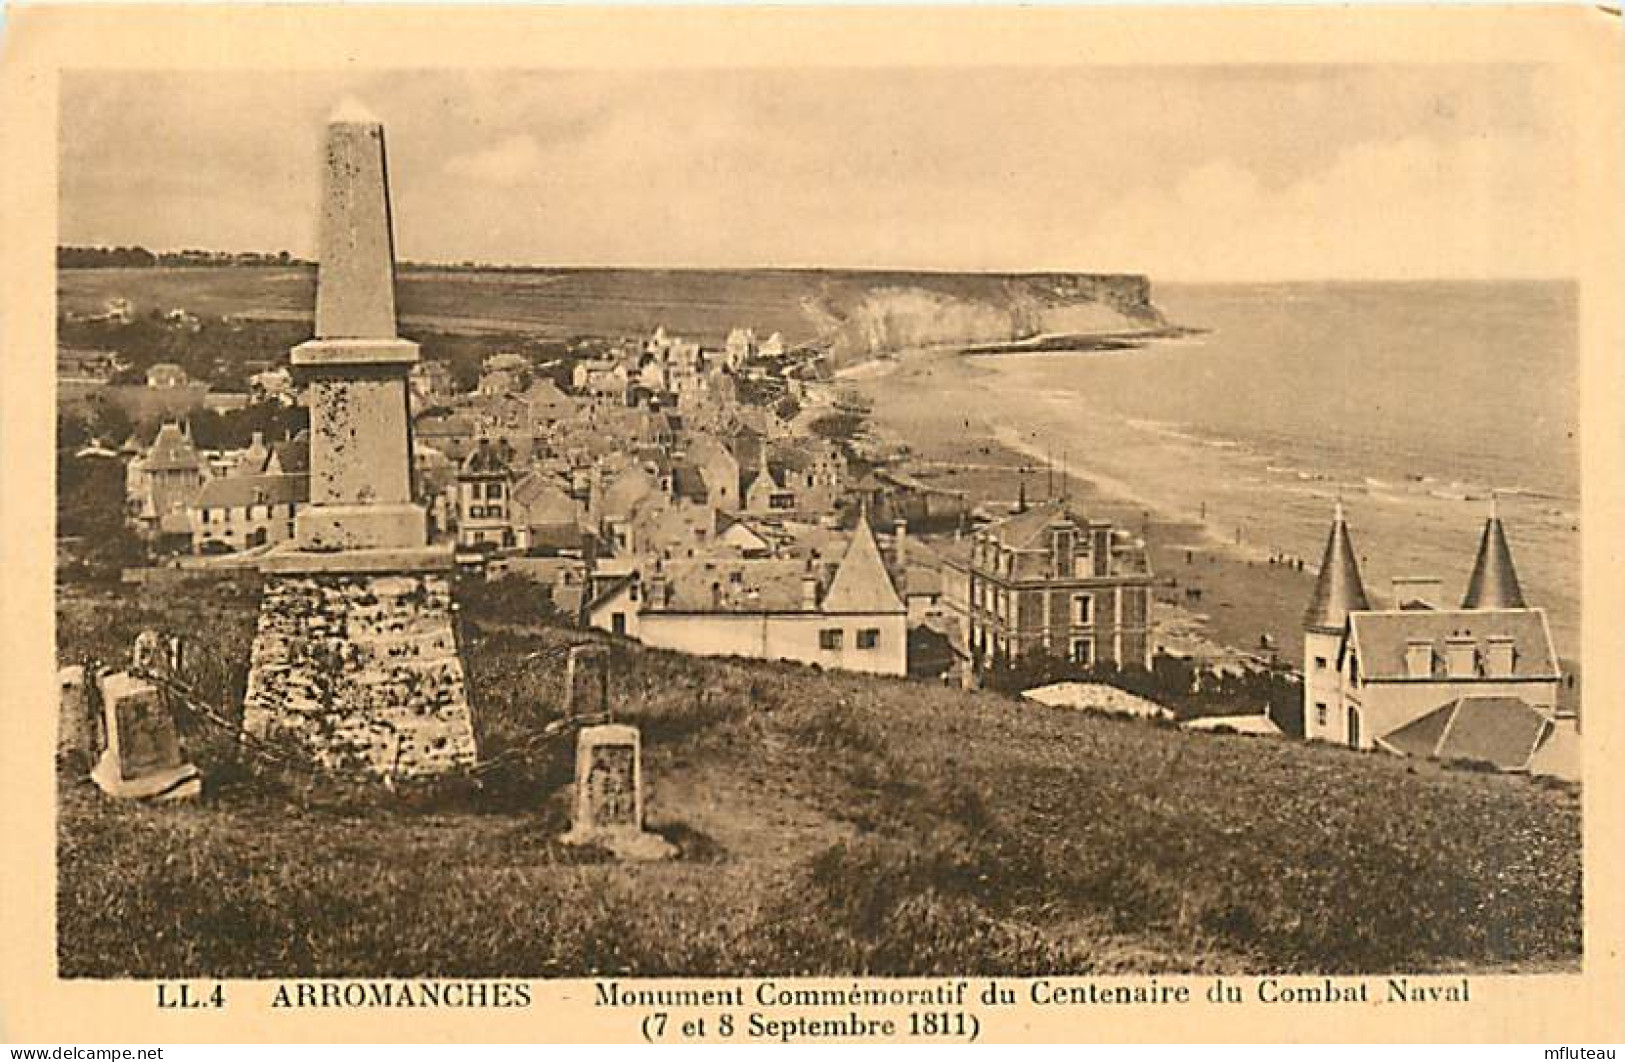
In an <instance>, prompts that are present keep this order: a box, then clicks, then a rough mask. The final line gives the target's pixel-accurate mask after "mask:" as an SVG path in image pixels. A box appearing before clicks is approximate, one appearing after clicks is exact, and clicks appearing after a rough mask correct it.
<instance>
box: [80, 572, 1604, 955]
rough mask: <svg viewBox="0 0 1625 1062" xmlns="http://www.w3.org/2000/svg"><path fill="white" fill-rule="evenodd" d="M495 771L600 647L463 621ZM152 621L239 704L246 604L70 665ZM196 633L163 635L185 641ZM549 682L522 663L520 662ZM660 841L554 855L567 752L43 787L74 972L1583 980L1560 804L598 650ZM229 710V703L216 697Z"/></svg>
mask: <svg viewBox="0 0 1625 1062" xmlns="http://www.w3.org/2000/svg"><path fill="white" fill-rule="evenodd" d="M467 606H468V610H467V615H468V619H469V627H468V632H469V640H468V645H467V646H466V648H467V650H468V656H469V665H470V669H471V671H472V675H473V684H474V688H475V690H476V691H477V701H476V712H477V717H478V718H477V726H478V728H479V732H480V736H481V741H482V746H483V749H482V752H483V754H484V755H485V756H495V755H499V754H501V753H502V752H503V750H505V749H511V748H514V747H517V746H520V745H522V744H523V743H524V742H526V741H527V740H528V739H529V737H530V736H531V735H533V734H535V733H536V732H537V731H538V730H539V729H540V727H541V726H543V725H544V724H545V723H546V722H547V721H548V720H549V719H551V718H553V717H554V715H555V713H556V712H557V707H556V705H557V701H558V699H559V682H560V675H559V671H560V667H559V664H558V661H557V659H556V656H550V655H549V653H550V651H551V650H554V649H556V648H557V647H559V646H561V645H563V644H567V643H569V642H572V641H576V640H580V639H582V638H585V637H589V635H586V634H584V633H583V632H580V631H574V630H568V629H563V628H554V627H550V626H546V625H542V624H534V623H530V622H526V621H524V617H523V616H520V615H516V614H515V613H514V611H513V600H512V598H511V597H508V596H506V595H500V594H491V593H489V592H482V591H480V590H475V591H473V592H472V593H471V594H469V595H468V598H467ZM156 616H163V617H166V620H165V622H170V623H175V624H176V625H177V626H178V625H180V623H182V622H184V623H186V624H187V625H188V629H190V630H193V631H197V632H208V633H207V634H206V635H203V634H200V636H202V637H206V638H207V639H208V644H207V645H200V646H199V651H198V653H197V654H195V655H194V659H195V660H196V661H197V662H198V665H199V666H200V667H203V668H205V674H204V675H203V676H202V677H201V679H200V681H202V682H203V683H204V684H205V685H207V686H209V687H210V688H211V689H212V690H213V691H214V692H215V694H216V695H217V696H220V697H222V698H223V699H227V698H230V697H232V696H235V695H236V692H240V682H241V676H242V674H243V669H244V667H245V666H246V638H247V635H248V632H249V630H250V629H251V624H252V616H253V599H252V595H248V596H238V595H233V594H231V593H229V592H227V591H225V590H224V589H223V588H217V589H214V590H203V591H192V592H189V593H187V594H186V595H184V596H182V595H176V596H175V597H174V598H173V599H170V598H164V599H158V600H150V601H148V602H146V603H145V605H143V604H142V603H141V602H138V601H136V600H134V599H132V598H130V597H128V596H126V592H124V591H119V592H117V593H115V594H112V595H111V596H103V597H97V598H85V597H83V596H82V594H81V592H80V591H77V590H65V591H64V594H63V598H62V604H61V606H60V620H59V623H60V627H59V629H60V632H61V646H62V657H63V659H64V660H65V661H67V660H72V659H75V658H76V657H78V656H80V655H82V654H86V653H101V654H103V655H104V656H111V655H112V653H113V652H114V651H115V650H116V649H117V648H118V647H119V646H120V645H127V644H128V643H127V641H124V638H125V636H126V635H127V634H129V633H131V632H133V630H134V629H135V628H136V627H138V626H140V625H141V624H142V623H144V622H152V620H153V618H154V617H156ZM177 616H181V617H182V619H180V620H177V619H176V618H175V617H177ZM537 654H540V655H537ZM614 656H615V671H614V682H613V692H614V698H615V703H616V705H617V712H618V715H619V716H620V717H621V718H622V719H624V720H626V721H630V722H634V723H636V724H638V725H639V726H640V727H642V729H643V733H644V742H645V750H646V751H645V756H646V765H645V769H646V771H647V778H648V784H649V787H650V804H649V818H650V825H651V827H652V828H654V829H656V830H658V831H659V832H661V833H662V834H664V835H665V836H666V837H667V838H668V839H669V840H670V841H672V842H673V843H674V844H676V845H677V846H678V848H679V849H680V850H681V853H682V854H681V856H680V858H678V859H676V860H674V861H672V862H668V863H657V864H642V865H621V864H615V863H611V862H608V861H607V860H606V859H605V857H604V856H603V855H602V854H601V853H597V852H594V851H591V850H586V851H582V850H577V849H571V848H566V847H564V846H562V845H560V844H559V843H558V841H557V838H558V836H559V835H560V834H561V833H563V832H564V830H565V829H566V825H567V824H566V810H565V809H566V800H567V791H568V785H567V780H568V771H569V757H570V748H569V745H570V742H569V741H568V740H564V741H558V742H554V743H552V744H550V745H547V746H544V748H543V749H542V751H541V752H540V753H539V755H537V756H536V757H535V758H533V759H531V760H528V761H526V762H522V763H518V764H516V765H512V766H510V767H509V768H508V769H506V770H504V771H500V772H497V773H495V774H494V775H493V777H491V778H490V779H489V780H488V782H487V784H486V785H485V786H484V787H483V788H480V789H473V788H468V787H444V788H443V789H441V790H439V791H431V792H424V793H420V794H415V795H411V796H407V797H403V798H382V799H380V798H379V797H377V796H374V795H371V794H368V793H366V792H361V791H352V792H337V791H333V790H332V789H331V788H330V787H309V786H306V785H303V784H300V783H299V782H298V781H297V780H296V779H290V778H289V777H287V776H285V775H282V774H280V773H277V772H272V773H271V774H262V773H258V772H256V771H253V770H250V769H248V768H249V766H250V764H247V763H243V762H240V761H238V760H237V759H236V753H235V752H234V751H233V746H232V745H231V744H230V742H228V741H222V740H220V739H218V738H217V737H213V736H210V735H208V734H207V732H206V731H197V732H194V734H193V735H192V737H191V740H190V743H189V750H190V752H191V755H192V756H193V757H194V758H195V759H196V760H197V761H198V762H200V764H201V765H202V766H203V767H204V768H205V769H206V770H208V771H209V773H210V778H211V785H210V788H209V791H208V793H207V794H206V796H205V798H204V799H203V800H202V801H201V802H199V803H196V804H192V805H185V806H169V807H163V806H160V807H149V806H143V805H137V804H124V803H113V802H111V801H109V800H107V799H106V798H104V797H102V796H101V794H100V793H99V792H97V791H96V790H95V789H94V788H93V787H91V786H90V785H89V784H88V783H87V782H84V781H82V780H80V779H79V778H78V777H77V776H76V775H75V774H74V773H73V772H64V774H63V776H62V795H63V801H62V809H61V817H60V821H59V842H60V848H59V895H58V930H59V937H58V939H59V951H60V956H59V957H60V969H61V973H62V975H63V976H66V977H115V976H134V977H183V976H240V977H256V976H298V975H330V976H390V975H393V976H413V975H418V976H430V975H433V976H479V975H490V976H496V975H501V976H566V975H578V976H580V975H591V974H643V975H676V974H685V975H695V976H700V975H750V974H760V973H774V974H787V973H804V974H846V973H858V972H869V973H876V974H922V975H923V974H936V973H942V972H946V971H949V970H955V971H961V972H964V971H976V972H983V973H989V974H994V973H1005V974H1023V973H1028V974H1030V973H1039V972H1056V971H1064V972H1067V973H1102V972H1140V971H1208V970H1226V971H1241V970H1246V971H1251V972H1261V971H1310V970H1323V971H1327V972H1355V971H1365V972H1377V971H1386V970H1396V969H1409V970H1435V971H1444V970H1456V969H1479V970H1485V969H1496V970H1501V969H1523V970H1527V969H1548V968H1573V966H1574V965H1575V964H1576V963H1577V962H1578V958H1579V954H1580V927H1581V915H1580V872H1581V866H1580V827H1579V806H1578V800H1577V797H1576V796H1575V794H1574V793H1573V792H1572V791H1571V790H1568V789H1565V788H1561V787H1546V786H1542V785H1538V784H1535V783H1532V782H1530V781H1529V780H1527V779H1523V778H1515V777H1504V776H1496V775H1486V774H1476V773H1471V772H1461V771H1450V770H1444V769H1441V768H1438V767H1435V766H1432V765H1429V764H1422V763H1415V762H1410V761H1401V760H1398V759H1393V758H1388V757H1381V756H1373V755H1362V754H1358V753H1354V752H1349V751H1346V750H1340V749H1332V748H1321V747H1308V746H1302V745H1298V744H1293V743H1287V742H1280V741H1270V740H1264V739H1249V738H1245V737H1240V736H1225V735H1192V734H1188V733H1185V732H1181V731H1179V730H1176V729H1173V728H1167V727H1159V726H1155V725H1149V724H1145V723H1140V722H1128V721H1117V720H1112V719H1107V718H1100V717H1094V716H1090V715H1084V714H1072V713H1066V712H1057V711H1052V710H1047V709H1039V708H1036V707H1034V706H1032V705H1030V704H1024V703H1021V702H1018V701H1015V700H1013V699H1010V698H1006V697H1003V696H999V695H996V694H991V693H967V692H963V691H959V690H953V689H946V688H941V687H934V686H927V685H921V684H918V683H908V682H905V681H902V680H890V679H876V678H868V677H859V676H853V675H845V674H837V673H826V672H819V671H817V670H815V669H812V668H806V667H800V666H793V665H777V664H767V663H761V662H748V661H735V660H702V659H695V658H690V657H683V656H678V655H674V654H669V653H663V652H656V651H649V650H643V649H641V648H639V647H636V646H633V645H629V644H626V643H617V644H616V647H615V650H614ZM234 688H235V692H234Z"/></svg>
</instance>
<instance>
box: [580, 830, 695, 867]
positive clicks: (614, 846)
mask: <svg viewBox="0 0 1625 1062" xmlns="http://www.w3.org/2000/svg"><path fill="white" fill-rule="evenodd" d="M559 840H561V841H563V842H564V843H565V844H569V845H594V846H596V847H598V848H603V849H607V850H608V851H609V852H610V853H611V854H612V855H614V856H615V858H616V859H624V860H626V861H627V862H632V863H652V862H654V861H655V860H658V859H672V858H674V857H675V856H676V855H677V848H676V846H674V845H673V844H671V842H669V841H667V840H666V839H665V838H664V837H662V836H660V835H659V834H658V833H649V832H648V831H646V830H639V829H636V828H634V827H630V826H608V827H600V828H598V829H586V830H571V831H570V832H569V833H567V834H565V835H564V836H563V837H560V838H559Z"/></svg>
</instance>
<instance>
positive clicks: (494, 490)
mask: <svg viewBox="0 0 1625 1062" xmlns="http://www.w3.org/2000/svg"><path fill="white" fill-rule="evenodd" d="M485 496H486V497H487V498H500V497H502V484H500V483H487V484H486V485H485Z"/></svg>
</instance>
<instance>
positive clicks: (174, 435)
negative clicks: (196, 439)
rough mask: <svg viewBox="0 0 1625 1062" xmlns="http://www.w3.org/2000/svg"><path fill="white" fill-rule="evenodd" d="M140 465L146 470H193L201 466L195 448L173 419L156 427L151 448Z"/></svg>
mask: <svg viewBox="0 0 1625 1062" xmlns="http://www.w3.org/2000/svg"><path fill="white" fill-rule="evenodd" d="M141 467H142V468H143V469H145V470H146V471H148V472H195V471H197V470H198V469H199V468H201V467H202V465H201V464H200V462H199V460H198V455H197V448H196V447H195V446H193V445H192V440H191V439H189V438H187V437H186V436H185V435H184V434H182V432H181V428H180V425H179V424H176V423H174V422H173V421H171V422H169V423H167V424H165V425H164V426H163V427H161V428H159V429H158V437H157V438H156V439H154V440H153V443H152V450H151V451H150V452H148V454H147V458H146V460H145V461H143V462H142V465H141Z"/></svg>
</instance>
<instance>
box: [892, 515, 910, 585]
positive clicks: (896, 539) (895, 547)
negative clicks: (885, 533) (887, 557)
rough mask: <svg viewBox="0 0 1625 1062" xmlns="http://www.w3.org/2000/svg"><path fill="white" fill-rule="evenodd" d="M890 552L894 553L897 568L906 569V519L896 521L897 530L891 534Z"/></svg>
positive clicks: (901, 570)
mask: <svg viewBox="0 0 1625 1062" xmlns="http://www.w3.org/2000/svg"><path fill="white" fill-rule="evenodd" d="M892 552H893V553H895V554H896V563H897V570H898V571H900V572H906V571H908V521H907V520H899V521H897V530H896V531H895V532H893V534H892Z"/></svg>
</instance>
